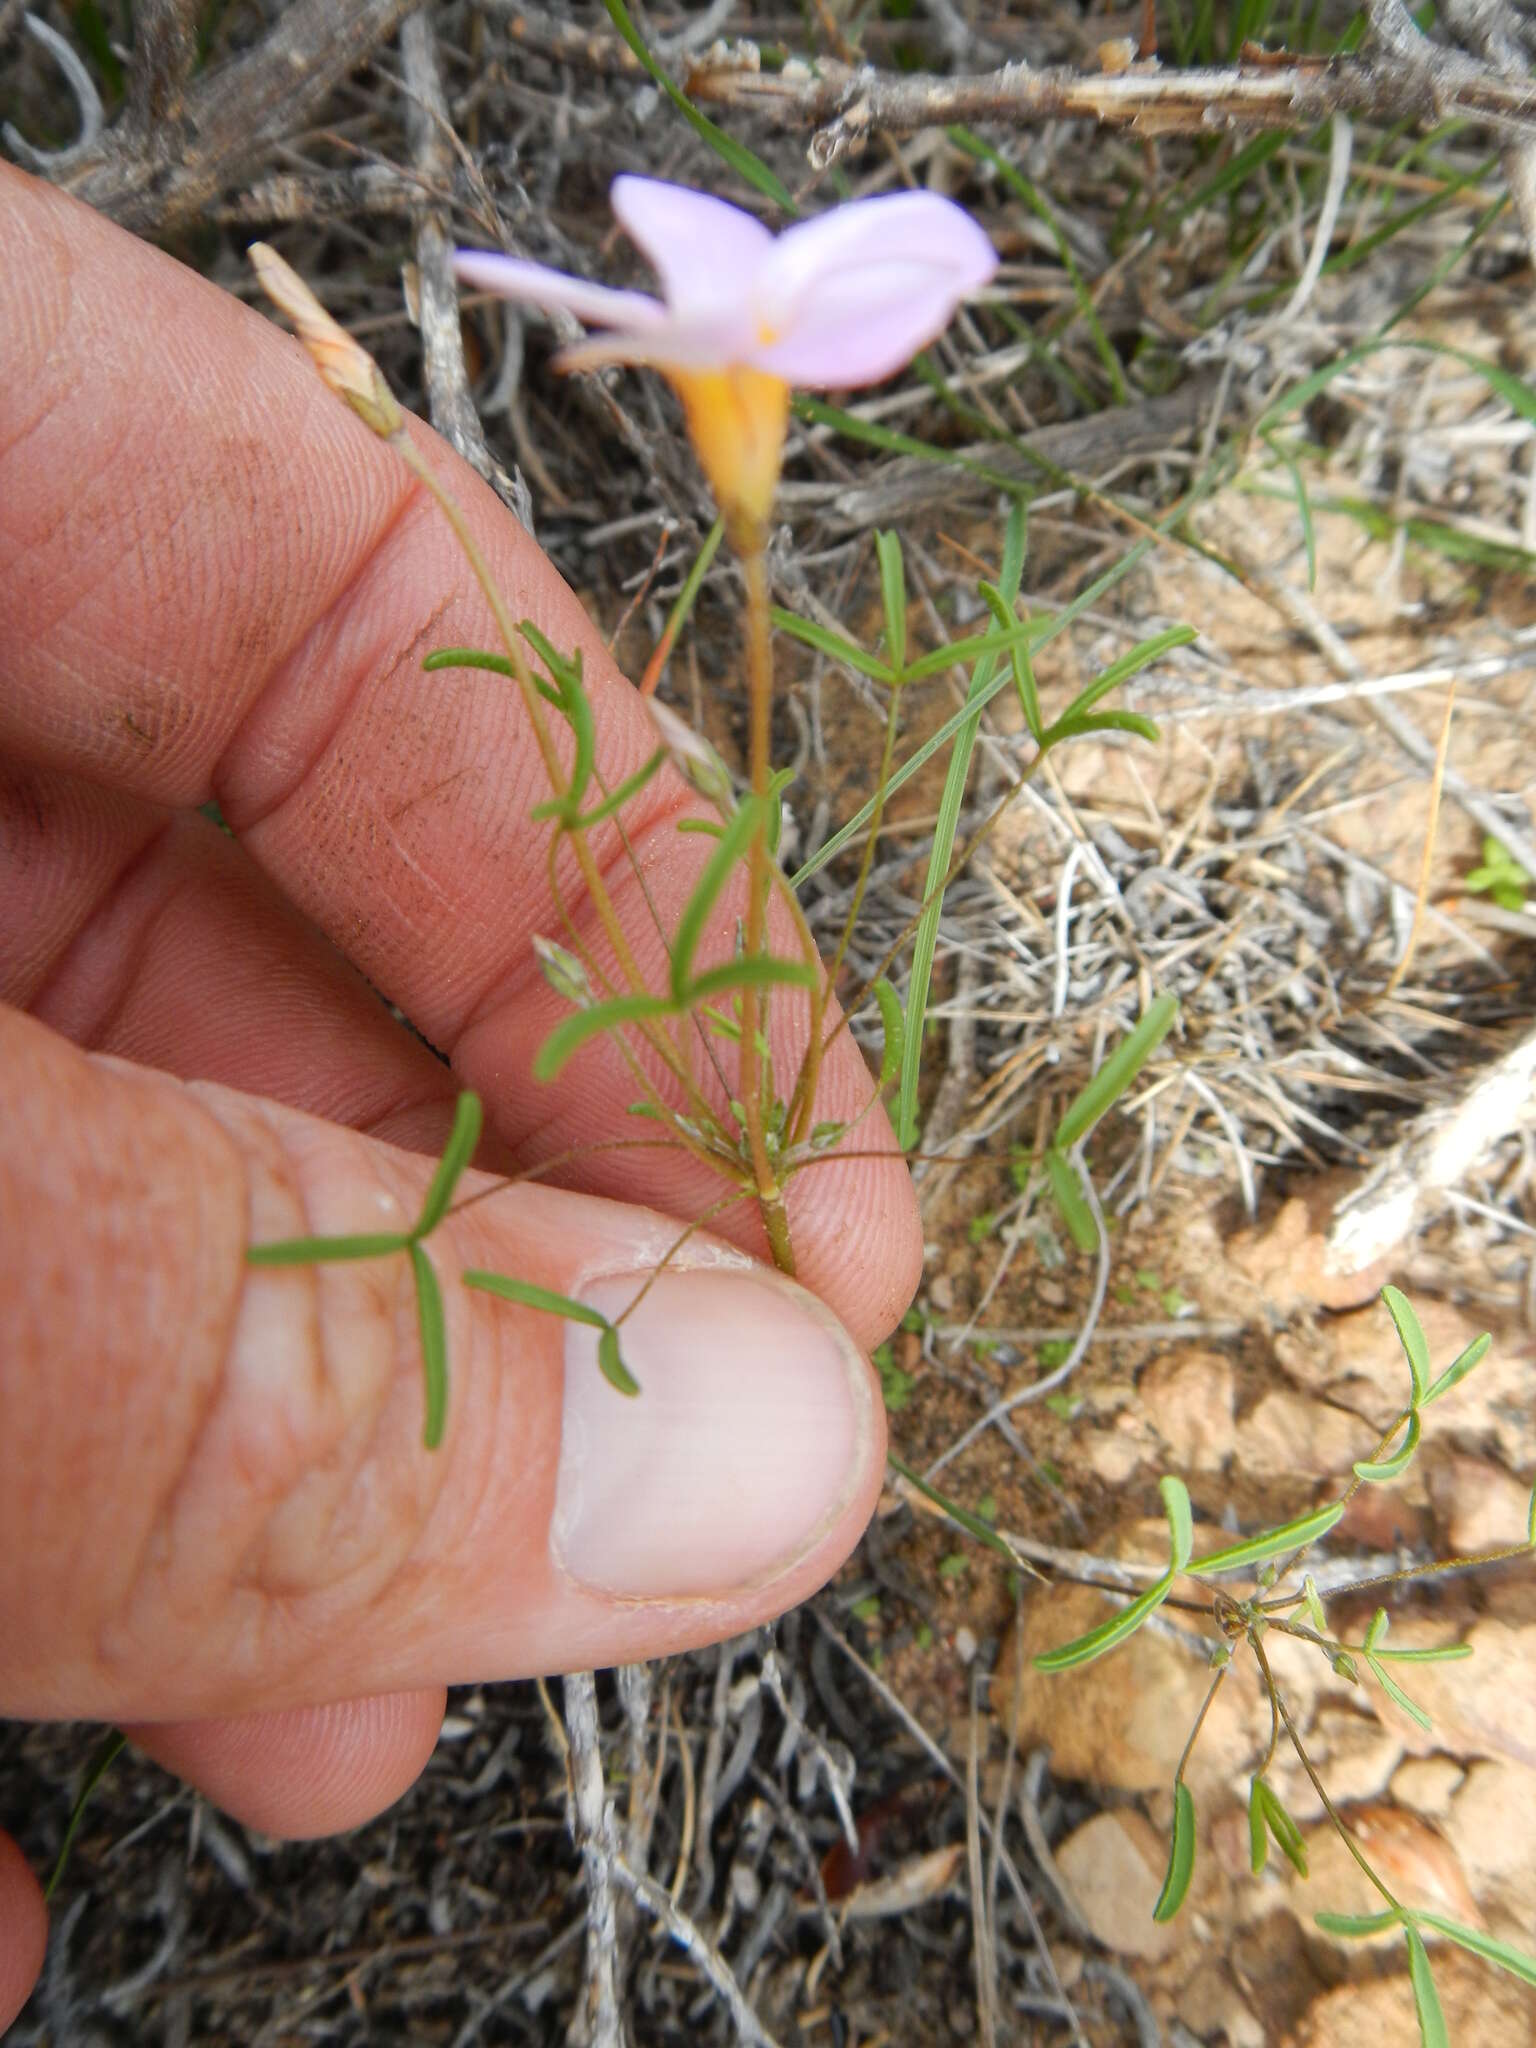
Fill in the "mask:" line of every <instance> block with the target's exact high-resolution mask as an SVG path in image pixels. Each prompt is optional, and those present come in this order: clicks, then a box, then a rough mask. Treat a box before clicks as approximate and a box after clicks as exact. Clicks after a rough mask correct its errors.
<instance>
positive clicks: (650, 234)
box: [609, 174, 774, 318]
mask: <svg viewBox="0 0 1536 2048" xmlns="http://www.w3.org/2000/svg"><path fill="white" fill-rule="evenodd" d="M609 200H610V203H611V205H612V207H613V210H614V213H615V214H616V215H617V216H618V220H619V224H620V226H621V227H622V228H623V229H624V231H625V233H626V234H627V235H628V236H629V237H630V239H631V240H632V241H633V242H635V243H636V244H637V245H638V247H639V248H640V250H641V251H642V253H643V254H644V256H645V258H646V260H647V261H648V262H649V264H650V265H651V268H652V269H653V270H654V271H655V272H656V274H657V276H658V277H659V278H660V279H661V288H662V295H663V297H664V298H665V299H666V302H667V305H668V307H669V308H670V310H671V311H672V312H673V313H676V314H679V315H681V316H682V317H684V318H693V317H696V316H697V315H699V314H702V313H704V312H706V311H718V310H719V309H720V308H722V307H725V306H730V305H732V304H734V303H737V302H739V301H740V300H742V299H744V298H745V297H746V296H747V295H748V294H749V293H750V292H751V290H752V287H753V284H754V282H755V280H756V278H757V276H758V273H759V272H760V271H761V270H762V268H763V265H764V263H765V262H766V261H767V260H768V258H769V256H770V255H771V254H772V252H773V248H774V238H773V236H772V235H771V234H770V233H769V232H768V230H767V228H765V227H764V226H763V224H762V222H761V221H759V220H754V219H753V217H752V215H751V214H750V213H743V211H742V210H741V208H740V207H739V206H730V205H728V204H727V203H726V201H725V200H723V199H715V198H712V197H711V196H710V194H709V193H707V192H690V191H689V189H688V188H687V186H686V185H669V184H666V183H665V182H664V181H663V180H661V179H659V178H636V177H633V176H630V175H627V174H626V175H624V176H622V177H618V178H615V179H614V181H613V188H612V190H611V192H610V193H609Z"/></svg>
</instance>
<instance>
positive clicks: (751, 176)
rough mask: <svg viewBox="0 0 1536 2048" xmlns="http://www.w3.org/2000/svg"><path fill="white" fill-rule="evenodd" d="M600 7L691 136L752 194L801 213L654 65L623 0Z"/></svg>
mask: <svg viewBox="0 0 1536 2048" xmlns="http://www.w3.org/2000/svg"><path fill="white" fill-rule="evenodd" d="M603 5H604V6H605V7H606V8H607V10H608V19H609V20H610V21H611V22H612V23H613V25H614V27H615V28H616V29H617V30H618V32H619V34H620V35H621V36H622V37H623V38H624V40H625V42H626V43H628V45H629V47H630V48H631V49H632V50H633V51H634V53H635V55H636V56H637V57H638V58H639V59H640V62H641V63H642V64H643V65H644V67H645V69H646V70H647V71H648V72H649V73H650V75H651V77H652V78H654V79H655V81H656V83H657V84H658V85H659V86H660V87H661V89H662V91H663V92H664V93H665V94H666V96H667V98H668V99H669V100H670V101H671V102H672V104H673V106H674V107H676V109H677V111H678V112H679V113H680V114H681V115H682V117H683V119H684V120H685V121H686V122H687V123H688V126H689V127H690V128H691V129H692V130H693V132H694V134H695V135H697V136H700V137H701V138H702V139H703V140H704V141H705V142H707V143H708V144H709V146H710V148H711V149H712V150H713V151H714V152H715V154H716V156H718V157H719V158H720V160H721V162H722V163H724V164H728V165H729V166H730V168H731V169H732V170H733V171H734V172H735V173H736V175H737V177H738V178H741V179H742V180H743V181H744V182H745V183H746V184H748V185H750V186H752V187H753V189H754V190H755V191H758V192H761V193H762V195H763V197H764V198H765V199H771V200H772V201H773V203H774V205H775V206H777V207H781V208H782V209H783V211H784V212H785V213H787V214H790V215H791V216H793V215H795V214H797V213H798V212H799V211H800V209H799V207H798V206H796V204H795V202H794V199H793V198H792V197H791V195H790V193H789V191H788V190H787V188H786V187H785V186H784V185H783V184H782V183H781V182H780V181H779V179H778V178H777V177H775V175H774V174H773V172H772V171H770V170H769V168H768V166H767V165H766V164H765V163H764V162H763V160H762V158H761V157H760V156H755V155H754V154H753V152H752V151H751V150H750V149H748V148H747V147H746V146H745V145H744V144H743V143H740V142H738V141H737V140H736V139H735V137H734V136H732V135H727V134H726V132H725V130H724V129H723V128H717V127H716V126H715V124H714V122H713V121H711V120H710V119H709V118H708V116H707V115H705V114H701V113H700V112H699V110H698V108H697V107H696V106H695V105H694V104H693V101H692V100H691V99H689V97H688V95H687V94H686V93H685V92H682V91H681V90H680V89H679V88H678V87H677V86H676V85H674V84H673V82H672V80H671V78H670V77H669V76H668V74H667V73H666V72H665V71H663V69H662V68H661V66H660V64H658V63H657V61H656V59H655V58H654V57H653V56H652V55H651V53H650V50H649V49H648V48H647V47H646V43H645V40H644V38H643V37H642V36H641V34H640V31H639V30H638V29H637V28H636V27H635V24H634V22H633V21H632V20H631V19H630V15H629V9H628V8H627V7H626V6H625V5H624V0H603Z"/></svg>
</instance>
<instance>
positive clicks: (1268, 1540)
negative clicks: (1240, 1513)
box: [1190, 1501, 1344, 1572]
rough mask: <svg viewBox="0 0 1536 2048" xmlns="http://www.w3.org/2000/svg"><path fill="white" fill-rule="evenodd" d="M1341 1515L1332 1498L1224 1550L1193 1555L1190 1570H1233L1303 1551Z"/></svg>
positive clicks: (1342, 1509) (1326, 1531)
mask: <svg viewBox="0 0 1536 2048" xmlns="http://www.w3.org/2000/svg"><path fill="white" fill-rule="evenodd" d="M1343 1514H1344V1503H1343V1502H1342V1501H1334V1502H1332V1503H1331V1504H1330V1505H1329V1506H1328V1507H1325V1508H1318V1509H1316V1510H1315V1511H1314V1512H1313V1513H1312V1514H1310V1515H1302V1516H1300V1517H1299V1518H1298V1519H1297V1520H1296V1521H1294V1522H1287V1523H1285V1525H1284V1526H1283V1527H1282V1528H1279V1529H1266V1530H1264V1531H1263V1532H1262V1534H1260V1535H1258V1536H1249V1537H1245V1538H1244V1540H1243V1541H1242V1542H1241V1543H1231V1544H1228V1546H1227V1548H1226V1549H1225V1550H1213V1551H1212V1552H1211V1554H1210V1556H1209V1557H1197V1558H1196V1559H1195V1561H1194V1563H1193V1564H1192V1565H1191V1566H1190V1570H1191V1571H1192V1572H1231V1571H1237V1570H1238V1569H1240V1568H1241V1567H1242V1566H1244V1565H1252V1564H1263V1563H1264V1562H1265V1561H1266V1559H1268V1558H1271V1557H1279V1556H1280V1555H1281V1554H1282V1552H1284V1551H1287V1550H1305V1549H1306V1547H1307V1545H1308V1544H1309V1543H1315V1542H1316V1541H1317V1539H1318V1538H1319V1537H1320V1536H1326V1535H1327V1534H1328V1531H1329V1530H1330V1529H1331V1528H1332V1527H1333V1526H1334V1524H1335V1523H1336V1522H1338V1521H1340V1520H1341V1519H1342V1518H1343Z"/></svg>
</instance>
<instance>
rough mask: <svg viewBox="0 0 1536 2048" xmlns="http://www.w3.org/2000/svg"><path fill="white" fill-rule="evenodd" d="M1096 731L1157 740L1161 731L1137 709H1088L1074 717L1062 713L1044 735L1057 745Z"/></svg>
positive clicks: (1068, 713) (1051, 743) (1052, 744)
mask: <svg viewBox="0 0 1536 2048" xmlns="http://www.w3.org/2000/svg"><path fill="white" fill-rule="evenodd" d="M1096 732H1129V733H1134V734H1135V735H1136V737H1137V738H1138V739H1142V740H1159V739H1161V738H1162V734H1161V732H1160V731H1159V730H1158V728H1157V726H1156V725H1155V724H1154V723H1153V722H1152V720H1151V719H1150V718H1143V717H1142V715H1141V713H1140V712H1139V711H1089V712H1085V713H1084V714H1083V715H1082V716H1081V717H1078V718H1074V717H1073V716H1072V715H1071V713H1070V712H1067V713H1064V714H1063V716H1062V717H1060V718H1058V719H1057V721H1056V723H1055V724H1054V725H1053V726H1052V727H1051V729H1050V732H1049V733H1048V734H1046V735H1044V739H1045V741H1046V742H1047V743H1048V744H1049V745H1051V746H1057V745H1059V744H1060V742H1061V741H1062V740H1077V739H1085V738H1087V737H1088V735H1090V734H1091V733H1096Z"/></svg>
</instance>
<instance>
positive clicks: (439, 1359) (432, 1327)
mask: <svg viewBox="0 0 1536 2048" xmlns="http://www.w3.org/2000/svg"><path fill="white" fill-rule="evenodd" d="M411 1271H412V1273H413V1275H414V1276H415V1280H416V1320H417V1323H418V1325H419V1327H420V1330H421V1371H422V1379H423V1381H424V1383H425V1389H426V1409H427V1412H426V1419H425V1421H424V1423H423V1425H422V1431H421V1440H422V1442H423V1444H425V1446H426V1448H427V1449H428V1450H429V1451H435V1450H436V1449H437V1447H438V1445H439V1444H440V1443H441V1442H442V1440H443V1425H444V1423H445V1422H446V1421H447V1419H448V1327H447V1324H446V1323H445V1321H444V1319H443V1290H442V1288H441V1287H439V1286H438V1284H437V1272H436V1269H435V1268H434V1266H433V1264H432V1261H431V1259H430V1258H429V1257H428V1256H427V1250H426V1247H425V1245H420V1244H413V1245H412V1246H411Z"/></svg>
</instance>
